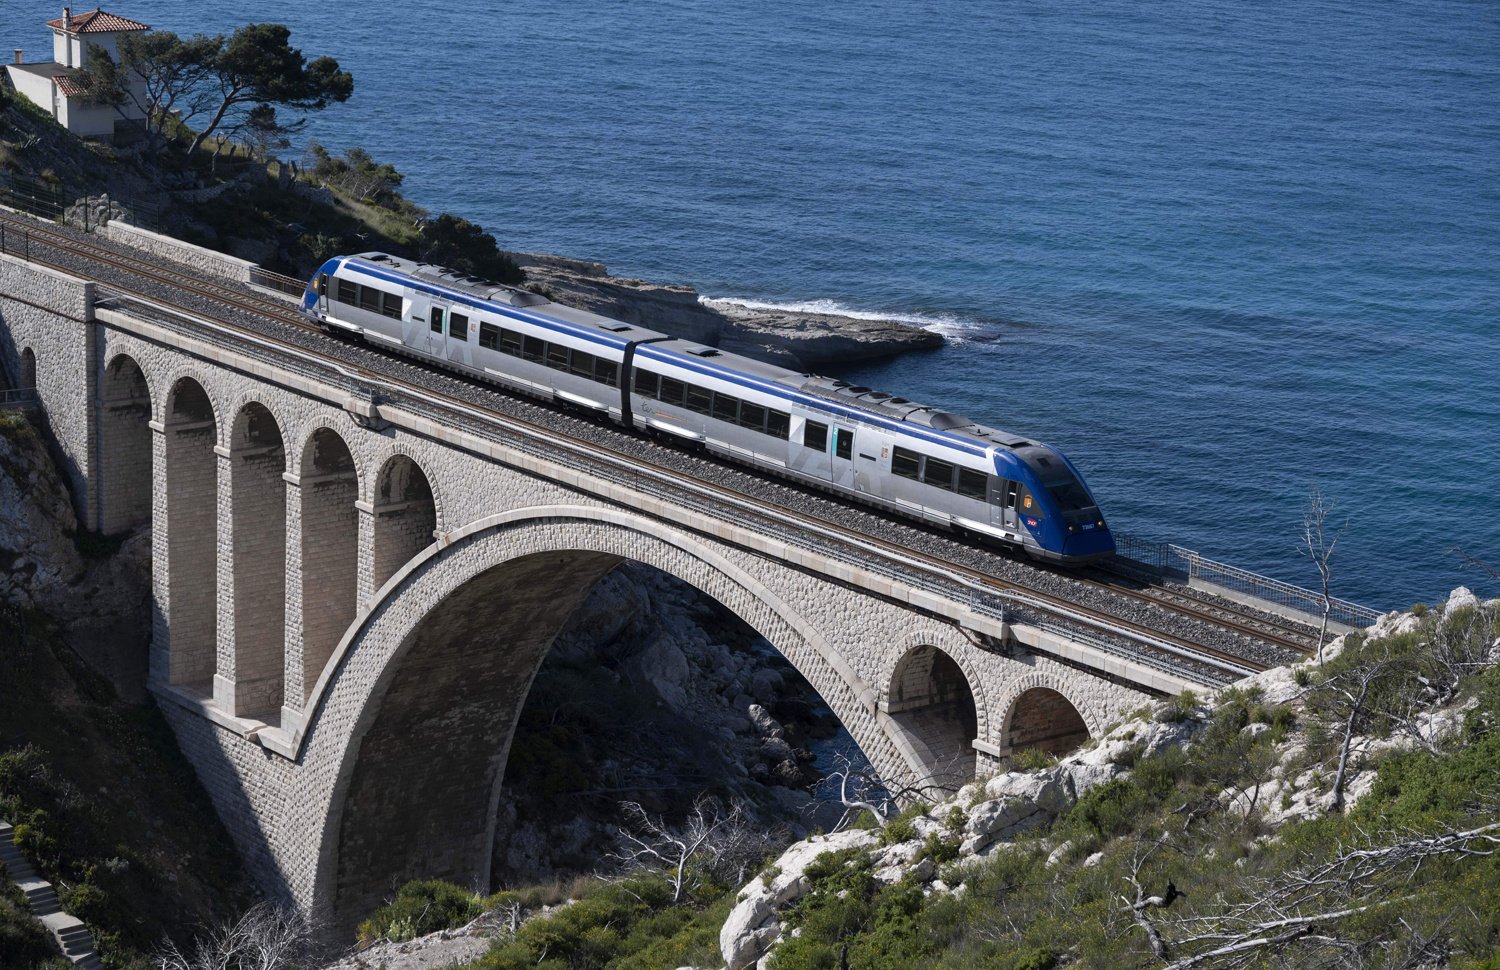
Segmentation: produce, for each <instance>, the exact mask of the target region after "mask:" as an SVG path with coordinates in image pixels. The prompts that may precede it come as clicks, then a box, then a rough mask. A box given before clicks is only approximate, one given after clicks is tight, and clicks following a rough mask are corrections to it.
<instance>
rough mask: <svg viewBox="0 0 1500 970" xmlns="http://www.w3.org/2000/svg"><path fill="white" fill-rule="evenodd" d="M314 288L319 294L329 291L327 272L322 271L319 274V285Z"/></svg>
mask: <svg viewBox="0 0 1500 970" xmlns="http://www.w3.org/2000/svg"><path fill="white" fill-rule="evenodd" d="M314 290H315V292H316V293H317V294H318V295H319V296H323V295H324V294H326V293H327V292H328V274H327V273H320V274H318V285H317V286H316V287H314Z"/></svg>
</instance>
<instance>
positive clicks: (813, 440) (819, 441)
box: [802, 421, 828, 451]
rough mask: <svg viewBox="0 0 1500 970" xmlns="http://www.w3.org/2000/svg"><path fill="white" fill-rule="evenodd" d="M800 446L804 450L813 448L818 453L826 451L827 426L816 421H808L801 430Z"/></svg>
mask: <svg viewBox="0 0 1500 970" xmlns="http://www.w3.org/2000/svg"><path fill="white" fill-rule="evenodd" d="M802 446H803V447H804V448H815V449H817V450H818V451H827V450H828V425H826V424H822V423H821V422H818V421H809V422H807V425H806V426H805V427H804V428H803V429H802Z"/></svg>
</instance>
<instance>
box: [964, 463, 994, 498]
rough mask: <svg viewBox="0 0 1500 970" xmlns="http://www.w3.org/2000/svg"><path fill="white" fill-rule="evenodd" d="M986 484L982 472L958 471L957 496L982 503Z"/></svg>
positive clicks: (965, 469)
mask: <svg viewBox="0 0 1500 970" xmlns="http://www.w3.org/2000/svg"><path fill="white" fill-rule="evenodd" d="M988 484H989V482H988V479H987V478H986V477H985V474H984V472H976V471H975V470H974V469H972V468H960V469H959V470H958V494H960V495H962V496H963V497H964V498H977V499H979V501H981V502H983V501H984V491H985V488H986V486H987V485H988Z"/></svg>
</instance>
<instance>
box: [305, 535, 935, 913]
mask: <svg viewBox="0 0 1500 970" xmlns="http://www.w3.org/2000/svg"><path fill="white" fill-rule="evenodd" d="M625 559H630V560H634V561H638V562H642V563H646V564H648V565H651V566H653V567H655V568H658V569H662V570H663V571H665V572H667V573H669V574H671V575H674V576H677V577H678V578H679V579H683V580H684V581H686V582H688V583H690V584H691V585H693V586H696V587H697V588H699V589H701V590H702V591H704V592H705V593H707V594H708V595H710V596H713V597H714V598H715V599H717V600H718V601H719V602H721V603H723V604H724V605H725V606H726V607H728V608H730V609H731V610H733V611H734V612H736V613H737V614H738V615H740V616H741V617H742V618H744V619H745V620H746V621H747V622H748V623H749V624H750V625H751V626H752V627H753V628H755V629H756V630H757V631H758V632H760V633H761V635H763V636H765V637H766V638H767V639H768V640H769V641H770V642H772V643H773V644H775V645H776V647H777V648H778V649H779V650H780V651H781V652H782V654H783V655H784V656H786V658H787V659H788V660H789V661H790V662H791V663H792V664H793V665H794V666H795V667H797V669H798V670H799V671H800V672H801V673H802V674H803V676H804V677H806V678H807V680H808V682H809V683H810V684H811V685H812V686H813V687H814V688H815V689H816V690H818V691H819V693H820V694H821V695H822V696H823V698H824V700H825V702H827V703H828V705H829V706H830V707H831V708H832V709H833V710H834V712H835V713H836V714H837V716H838V717H839V718H840V719H841V720H842V721H843V722H844V724H845V726H846V727H848V729H849V730H850V732H851V734H852V735H853V736H854V738H855V740H856V742H857V743H859V744H860V746H861V748H862V749H863V750H864V751H865V752H866V754H867V755H868V756H869V757H870V758H871V760H872V762H873V763H874V764H875V767H876V769H877V771H879V772H881V773H882V774H883V775H886V776H887V777H891V778H893V780H894V781H895V782H897V783H901V784H904V783H907V782H909V781H910V780H911V776H910V773H909V772H907V771H906V770H904V768H905V766H904V764H903V761H902V758H901V756H900V754H899V753H898V752H897V750H896V748H895V745H894V743H893V741H892V739H891V738H890V737H889V736H887V735H886V734H885V733H883V732H882V731H881V730H880V727H879V724H878V722H877V720H876V718H874V717H872V716H871V712H872V708H873V706H874V700H875V698H874V692H873V691H872V690H871V688H870V687H869V686H868V685H867V684H865V683H864V682H863V681H862V680H861V679H860V678H859V676H858V675H857V673H855V672H854V670H853V669H852V668H851V667H849V665H848V663H847V661H845V660H844V659H843V658H841V657H840V656H839V654H838V652H837V650H836V649H835V648H833V647H832V645H831V644H829V643H828V642H827V641H825V640H824V639H823V637H822V635H821V634H820V633H819V632H818V631H817V630H816V629H815V628H813V627H811V626H810V625H809V624H808V623H807V622H806V621H805V620H803V619H802V618H801V617H799V616H798V615H797V614H796V613H795V612H794V611H793V610H792V609H791V607H790V606H788V605H787V604H786V603H784V602H783V601H781V600H780V599H779V598H778V597H777V596H776V595H775V594H774V593H773V592H771V591H769V590H767V589H766V588H765V587H764V586H762V585H761V584H760V583H759V582H758V581H757V580H755V579H754V578H753V577H751V576H749V575H748V574H746V573H744V572H743V570H740V569H739V568H738V567H737V566H735V565H734V564H733V563H731V562H730V561H728V560H727V559H725V558H724V557H723V556H722V555H720V554H719V553H718V552H717V551H715V550H714V549H713V548H712V547H711V546H709V545H708V544H705V543H704V542H703V541H702V540H700V539H699V538H698V537H695V536H692V535H691V534H687V533H677V532H675V531H674V530H671V529H663V528H662V526H661V523H659V522H655V521H648V520H647V519H645V518H644V517H641V516H637V515H635V514H634V513H630V512H628V511H625V510H618V509H609V508H594V507H584V506H578V507H571V506H570V507H546V508H531V509H521V510H513V511H511V512H507V513H503V514H501V515H498V516H492V517H490V518H488V519H486V520H483V521H481V522H479V523H474V524H471V525H469V526H466V527H465V528H464V530H463V531H462V533H461V534H460V535H456V536H454V537H452V539H451V541H450V542H448V543H445V544H444V545H443V546H442V547H441V548H439V547H437V546H434V547H432V548H431V549H429V550H428V551H426V552H425V553H424V554H422V555H421V556H420V557H418V559H416V560H414V561H413V562H411V563H409V564H407V566H405V567H403V569H402V570H401V571H400V572H398V573H397V574H396V575H395V576H394V577H392V579H391V580H390V581H389V582H388V583H387V584H386V587H385V589H384V595H383V596H382V597H381V598H380V599H379V600H378V601H377V602H376V603H375V604H373V606H372V608H371V609H370V611H369V612H368V613H367V614H366V615H365V616H364V618H362V620H361V621H360V623H359V625H358V626H357V627H356V628H355V629H353V630H351V631H350V634H349V636H348V637H347V638H346V640H345V641H344V643H343V644H341V645H340V648H339V651H338V653H337V654H336V655H335V657H334V658H333V660H332V662H331V663H330V664H329V665H328V667H327V668H325V670H324V673H323V678H322V681H321V682H320V684H319V687H318V688H317V690H316V691H315V692H314V694H313V697H312V699H311V702H310V703H309V705H308V708H307V718H308V720H307V728H306V730H305V733H304V734H303V736H302V737H301V738H300V739H299V738H292V739H289V740H290V741H291V742H292V748H291V753H293V756H294V757H296V758H297V759H298V761H299V763H301V764H302V765H303V766H304V770H303V771H301V772H299V777H304V778H307V779H309V780H310V781H313V782H314V783H315V784H316V785H318V786H319V787H318V790H317V791H316V792H312V791H309V792H306V793H305V794H304V795H300V796H299V797H297V798H296V799H295V800H294V801H293V802H291V803H289V806H293V805H294V806H295V808H296V809H297V811H298V812H299V813H302V814H296V815H294V816H293V817H288V818H286V819H285V820H284V821H283V823H282V825H283V826H284V827H286V830H287V831H298V832H320V833H321V837H320V839H319V842H320V845H321V848H320V849H319V850H318V851H317V852H316V853H315V856H316V858H318V860H319V869H318V873H317V876H316V879H315V880H314V884H313V885H311V886H308V887H307V888H306V889H305V890H302V892H304V893H305V894H306V895H305V897H304V898H306V899H308V901H309V902H310V903H311V904H312V905H313V906H314V907H315V908H316V909H319V910H321V911H323V912H324V913H325V914H327V915H329V916H331V917H333V918H334V919H335V921H337V922H347V921H348V920H349V919H350V918H352V917H355V916H357V915H358V914H359V913H360V912H362V911H364V909H365V908H366V906H367V905H368V904H369V903H370V902H371V901H372V900H373V899H375V898H377V897H378V895H379V893H380V892H382V891H383V889H384V887H385V885H386V884H387V882H388V881H389V880H390V879H392V878H405V877H407V876H408V874H410V873H415V872H418V871H421V872H424V873H426V874H437V875H445V876H447V877H448V878H455V879H458V880H459V881H461V882H465V883H468V882H472V881H476V880H477V881H484V880H485V879H487V877H488V876H487V874H488V870H489V865H490V848H491V846H490V842H491V841H492V839H493V834H492V831H491V830H490V828H489V827H490V826H492V825H493V820H494V815H495V811H496V808H497V806H498V801H499V799H500V797H501V792H500V789H499V784H500V781H501V779H503V777H504V768H505V762H506V756H507V752H508V746H509V743H510V738H511V736H512V732H513V730H514V725H515V718H516V717H517V716H518V715H519V713H520V709H521V706H522V705H523V704H524V702H525V697H526V694H527V692H528V691H529V687H530V682H531V677H532V676H533V675H534V673H535V670H536V668H537V667H538V666H539V665H540V663H541V660H542V658H543V656H545V653H546V650H547V648H548V646H549V645H550V643H551V640H552V637H553V636H554V635H555V632H556V629H557V628H559V627H560V626H561V624H562V623H563V621H565V619H566V617H567V615H568V614H570V613H571V612H572V609H573V607H574V606H575V605H576V603H577V602H578V601H580V600H581V599H582V597H583V596H584V595H585V594H586V593H587V591H588V590H589V589H590V588H591V587H592V586H593V584H594V582H596V581H597V579H598V578H599V577H602V576H603V575H604V574H606V573H607V572H608V571H609V570H611V569H613V568H614V566H615V565H617V564H618V563H619V562H621V561H623V560H625ZM445 738H446V740H445ZM459 738H462V739H463V741H462V743H454V742H455V741H456V740H457V739H459ZM887 773H888V774H887ZM394 779H400V781H399V783H396V782H395V781H394ZM325 784H328V785H329V787H328V788H326V789H325V788H323V787H322V786H323V785H325ZM480 819H483V820H484V822H485V824H484V825H481V826H479V827H478V828H476V822H477V821H478V820H480ZM401 832H405V833H407V836H408V837H402V838H397V837H396V835H397V834H398V833H401Z"/></svg>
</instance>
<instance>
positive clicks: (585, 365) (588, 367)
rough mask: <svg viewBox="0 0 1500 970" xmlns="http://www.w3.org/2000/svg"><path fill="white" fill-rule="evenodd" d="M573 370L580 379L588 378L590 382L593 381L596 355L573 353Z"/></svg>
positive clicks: (577, 351)
mask: <svg viewBox="0 0 1500 970" xmlns="http://www.w3.org/2000/svg"><path fill="white" fill-rule="evenodd" d="M571 369H572V371H573V373H575V374H577V375H578V376H579V377H587V378H588V379H589V380H593V379H594V355H593V354H590V353H586V352H584V351H582V350H575V351H573V366H572V368H571Z"/></svg>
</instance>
